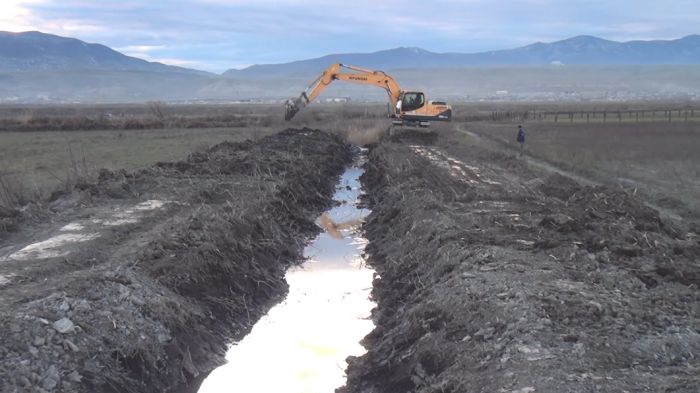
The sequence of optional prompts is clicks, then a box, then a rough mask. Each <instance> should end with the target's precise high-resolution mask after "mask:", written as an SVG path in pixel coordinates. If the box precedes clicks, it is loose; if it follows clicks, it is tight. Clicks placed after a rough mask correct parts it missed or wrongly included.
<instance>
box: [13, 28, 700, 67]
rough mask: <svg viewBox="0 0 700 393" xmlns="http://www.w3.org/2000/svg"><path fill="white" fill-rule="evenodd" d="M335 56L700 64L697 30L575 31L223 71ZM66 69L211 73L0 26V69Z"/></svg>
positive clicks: (399, 62) (367, 60)
mask: <svg viewBox="0 0 700 393" xmlns="http://www.w3.org/2000/svg"><path fill="white" fill-rule="evenodd" d="M335 62H340V63H344V64H351V65H355V66H358V67H363V68H369V69H375V70H384V71H387V70H395V69H405V68H460V67H494V66H506V67H512V66H550V65H552V64H557V65H691V64H700V35H689V36H686V37H683V38H680V39H676V40H667V41H662V40H655V41H629V42H615V41H609V40H604V39H601V38H597V37H591V36H577V37H573V38H569V39H565V40H561V41H556V42H552V43H542V42H538V43H534V44H532V45H527V46H524V47H520V48H515V49H507V50H498V51H490V52H481V53H435V52H430V51H427V50H424V49H421V48H415V47H413V48H406V47H401V48H395V49H387V50H382V51H378V52H372V53H345V54H343V53H338V54H330V55H327V56H323V57H319V58H315V59H308V60H299V61H294V62H290V63H282V64H257V65H253V66H250V67H247V68H244V69H240V70H237V69H231V70H228V71H226V72H224V73H223V76H226V77H233V76H256V77H264V76H287V75H294V74H300V73H302V74H306V73H309V72H320V71H322V70H324V69H325V68H327V67H328V66H329V65H330V64H332V63H335ZM68 69H100V70H121V71H125V70H130V71H151V72H176V73H184V74H196V75H204V76H215V75H216V74H213V73H209V72H205V71H200V70H194V69H190V68H184V67H176V66H170V65H165V64H162V63H157V62H149V61H146V60H143V59H139V58H136V57H131V56H126V55H124V54H122V53H119V52H117V51H115V50H113V49H110V48H109V47H107V46H104V45H100V44H91V43H86V42H83V41H80V40H78V39H75V38H66V37H59V36H56V35H51V34H44V33H41V32H37V31H31V32H24V33H9V32H0V71H37V70H68Z"/></svg>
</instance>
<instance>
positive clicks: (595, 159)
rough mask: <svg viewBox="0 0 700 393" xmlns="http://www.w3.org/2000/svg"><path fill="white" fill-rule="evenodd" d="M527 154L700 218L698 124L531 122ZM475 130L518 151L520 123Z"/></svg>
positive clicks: (479, 126) (472, 127) (473, 126)
mask: <svg viewBox="0 0 700 393" xmlns="http://www.w3.org/2000/svg"><path fill="white" fill-rule="evenodd" d="M524 127H525V130H526V132H527V139H526V147H525V149H526V154H527V155H529V156H531V157H534V158H537V159H541V160H544V161H546V162H548V163H550V164H552V165H555V166H557V167H559V168H562V169H564V170H567V171H571V172H574V173H576V174H578V175H582V176H585V177H588V178H591V179H593V180H596V181H600V182H604V183H607V184H612V185H615V186H621V187H624V188H626V189H630V190H636V191H637V192H638V193H640V194H642V195H644V196H646V197H647V198H648V199H649V200H650V201H651V202H652V203H655V204H657V205H659V206H661V207H664V208H669V209H672V210H674V211H677V212H679V213H682V214H692V215H693V216H694V218H700V154H699V153H698V152H699V151H700V125H698V123H690V122H689V123H680V122H678V123H675V122H674V123H625V122H623V123H616V122H613V123H605V124H603V123H597V124H585V123H573V124H571V123H560V124H554V123H536V122H535V123H525V125H524ZM468 128H469V130H471V131H473V132H475V133H477V134H478V135H480V136H482V137H484V138H487V139H488V140H491V141H492V142H497V144H498V145H499V146H500V147H501V148H505V149H508V150H511V149H512V151H515V150H514V149H515V148H516V143H515V136H516V133H517V128H516V125H515V124H507V125H506V124H494V123H478V124H477V123H473V124H470V125H469V127H468Z"/></svg>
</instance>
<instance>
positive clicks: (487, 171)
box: [336, 135, 700, 393]
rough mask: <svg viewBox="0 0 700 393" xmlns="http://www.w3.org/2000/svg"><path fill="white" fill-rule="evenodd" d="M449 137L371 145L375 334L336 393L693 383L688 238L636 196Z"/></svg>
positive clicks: (691, 238)
mask: <svg viewBox="0 0 700 393" xmlns="http://www.w3.org/2000/svg"><path fill="white" fill-rule="evenodd" d="M444 142H445V141H443V142H440V141H438V140H435V139H434V138H433V139H430V138H424V137H423V138H420V139H412V138H411V137H410V135H409V136H407V137H404V138H395V140H394V141H391V142H386V143H381V144H378V145H376V146H373V147H372V148H371V150H370V152H369V156H368V161H367V164H366V165H365V168H364V169H365V172H364V174H363V175H362V178H361V181H362V183H363V185H364V187H365V188H366V189H367V195H366V197H365V201H364V203H365V204H366V206H367V207H368V208H369V209H371V211H372V212H371V213H370V214H369V216H368V217H367V219H366V221H365V223H364V224H363V231H364V236H365V237H366V238H367V239H368V241H369V244H368V245H367V247H366V248H365V252H366V258H367V259H366V262H367V264H368V266H369V267H370V268H372V269H374V270H375V271H376V276H375V279H374V282H373V286H374V288H373V290H372V292H371V298H372V300H373V301H374V302H376V303H377V304H378V306H377V308H376V309H375V310H374V311H373V320H374V323H375V325H376V328H375V329H374V330H373V331H372V332H371V333H370V334H369V335H367V336H366V337H365V338H364V340H363V341H362V345H363V346H364V347H365V348H367V353H366V354H365V355H363V356H359V357H350V358H348V364H349V366H348V369H347V375H348V376H347V383H346V385H345V386H344V387H342V388H339V389H337V390H336V392H339V393H355V392H357V393H359V392H363V393H370V392H394V393H402V392H421V393H428V392H434V393H438V392H439V393H446V392H513V393H526V392H560V393H563V392H670V391H673V392H697V391H699V390H700V382H699V381H700V380H699V379H698V375H700V357H699V356H697V354H698V351H700V332H699V331H698V329H699V328H698V327H699V326H700V303H698V295H699V292H698V291H699V289H698V285H700V274H699V272H698V269H699V268H700V267H699V266H698V264H697V260H698V256H700V243H699V242H698V234H697V233H695V232H693V231H692V230H690V229H689V228H687V227H685V226H684V224H683V223H682V222H667V221H665V220H664V219H662V218H660V216H659V214H658V213H657V212H656V211H654V210H652V209H650V208H648V207H646V206H645V205H644V204H643V203H641V202H640V201H639V200H637V199H636V198H635V196H634V195H632V193H631V192H626V191H624V190H622V189H610V188H606V187H590V186H582V185H580V184H578V183H576V182H574V181H572V180H570V179H568V178H565V177H563V176H560V175H557V174H552V175H551V176H544V177H541V178H540V177H537V176H536V175H535V173H534V172H532V171H530V170H529V168H528V167H527V164H526V163H525V162H524V161H523V160H520V159H519V158H517V157H515V156H511V155H506V154H502V153H497V152H493V151H487V150H482V149H480V148H479V147H471V148H467V147H460V146H457V145H455V144H453V143H449V141H447V142H448V143H444Z"/></svg>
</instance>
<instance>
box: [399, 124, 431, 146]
mask: <svg viewBox="0 0 700 393" xmlns="http://www.w3.org/2000/svg"><path fill="white" fill-rule="evenodd" d="M439 137H440V135H439V134H438V133H437V132H435V131H428V130H416V129H412V128H408V129H398V130H397V131H396V132H395V134H394V135H390V136H389V138H388V140H390V141H392V142H411V143H419V144H422V145H434V144H435V143H436V142H437V141H438V138H439Z"/></svg>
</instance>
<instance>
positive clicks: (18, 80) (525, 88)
mask: <svg viewBox="0 0 700 393" xmlns="http://www.w3.org/2000/svg"><path fill="white" fill-rule="evenodd" d="M334 62H341V63H344V64H350V65H354V66H358V67H363V68H369V69H374V70H383V71H387V72H389V71H390V72H391V75H392V76H394V77H395V78H397V80H399V81H401V86H402V87H406V88H416V89H423V90H426V91H430V92H431V94H433V95H437V96H443V97H466V96H469V95H471V96H472V97H474V96H478V95H488V94H493V93H494V92H495V91H502V90H507V91H515V92H520V93H527V92H562V91H603V92H605V91H608V90H612V91H646V92H698V91H700V67H683V66H682V65H700V36H697V35H691V36H687V37H684V38H681V39H677V40H670V41H632V42H626V43H619V42H613V41H607V40H603V39H600V38H596V37H589V36H579V37H574V38H570V39H566V40H562V41H558V42H553V43H536V44H532V45H528V46H525V47H522V48H516V49H511V50H500V51H493V52H484V53H474V54H464V53H434V52H430V51H427V50H424V49H421V48H395V49H389V50H383V51H379V52H374V53H349V54H332V55H327V56H323V57H320V58H316V59H309V60H300V61H295V62H291V63H284V64H260V65H254V66H251V67H248V68H244V69H241V70H229V71H226V72H224V73H223V75H220V74H216V73H210V72H205V71H201V70H195V69H190V68H184V67H175V66H170V65H166V64H162V63H157V62H149V61H146V60H144V59H139V58H136V57H130V56H126V55H124V54H122V53H120V52H118V51H115V50H113V49H111V48H108V47H106V46H104V45H100V44H91V43H86V42H83V41H80V40H77V39H74V38H66V37H59V36H55V35H50V34H44V33H40V32H25V33H7V32H0V102H49V101H53V102H56V101H58V102H74V101H79V102H109V101H125V102H137V101H146V100H160V99H162V100H203V99H214V100H238V99H240V100H244V99H261V98H265V99H281V98H290V97H296V96H298V95H299V92H301V91H302V90H304V89H305V88H306V87H307V86H308V84H309V83H310V82H311V81H312V80H313V78H315V77H316V76H318V74H319V73H320V72H321V71H322V70H324V69H326V68H327V67H328V66H329V65H330V64H331V63H334ZM552 64H559V65H564V66H558V67H557V66H553V65H552ZM611 65H625V66H623V67H611ZM515 67H520V68H519V69H517V70H516V68H515ZM437 68H440V69H441V70H440V72H425V69H437ZM324 96H329V97H331V96H351V97H357V98H361V99H362V98H365V99H367V98H379V99H383V98H385V94H384V92H383V91H382V90H381V89H367V87H366V86H364V85H356V84H334V85H333V86H329V88H328V90H327V91H326V92H324Z"/></svg>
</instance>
